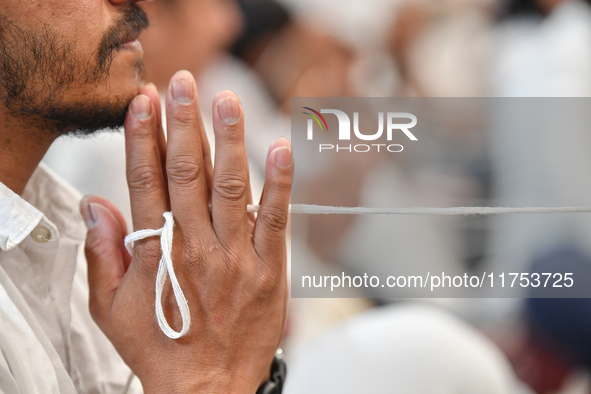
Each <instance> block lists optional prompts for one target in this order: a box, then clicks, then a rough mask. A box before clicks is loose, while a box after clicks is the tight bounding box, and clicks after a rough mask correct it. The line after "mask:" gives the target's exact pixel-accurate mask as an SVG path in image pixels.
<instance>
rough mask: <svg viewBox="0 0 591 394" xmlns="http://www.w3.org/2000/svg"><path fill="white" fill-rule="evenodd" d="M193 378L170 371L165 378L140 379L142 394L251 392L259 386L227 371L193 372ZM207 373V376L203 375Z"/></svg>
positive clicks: (237, 393)
mask: <svg viewBox="0 0 591 394" xmlns="http://www.w3.org/2000/svg"><path fill="white" fill-rule="evenodd" d="M194 375H195V376H194V379H191V378H187V377H186V374H183V376H179V374H175V373H170V374H168V375H167V377H166V378H163V379H156V378H155V377H154V378H152V379H145V380H141V379H140V380H141V382H142V386H143V389H144V394H162V393H167V394H201V393H203V394H218V393H219V394H222V393H223V394H227V393H233V394H234V393H236V394H253V393H255V392H256V391H257V389H258V388H259V386H260V385H259V384H258V383H257V382H254V383H253V382H252V379H249V380H248V379H241V378H238V377H236V376H231V375H229V374H227V373H209V374H201V375H200V373H195V374H194ZM205 375H207V376H205Z"/></svg>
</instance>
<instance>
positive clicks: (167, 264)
mask: <svg viewBox="0 0 591 394" xmlns="http://www.w3.org/2000/svg"><path fill="white" fill-rule="evenodd" d="M260 209H261V207H260V205H249V206H248V207H247V210H248V212H253V213H256V212H259V211H260ZM289 212H290V213H294V214H309V215H501V214H515V213H524V214H526V213H527V214H550V213H591V207H556V208H554V207H552V208H547V207H524V208H505V207H454V208H366V207H330V206H324V205H307V204H292V205H290V206H289ZM163 216H164V227H163V228H161V229H158V230H139V231H136V232H134V233H131V234H129V235H128V236H127V237H125V247H126V248H127V250H128V251H129V254H130V255H133V247H132V244H133V242H136V241H140V240H142V239H145V238H149V237H157V236H160V245H161V248H162V258H161V259H160V265H159V266H158V274H157V275H156V319H157V320H158V325H159V326H160V329H161V330H162V332H163V333H164V334H165V335H166V336H167V337H169V338H171V339H178V338H181V337H182V336H184V335H185V334H186V333H187V332H188V331H189V326H190V325H191V313H190V312H189V304H188V303H187V299H186V298H185V295H184V293H183V290H182V289H181V286H180V285H179V282H178V280H177V278H176V274H175V272H174V266H173V264H172V257H171V253H172V237H173V230H174V217H173V215H172V212H165V213H164V215H163ZM167 273H168V276H169V277H170V282H171V284H172V290H173V291H174V297H175V299H176V303H177V305H178V307H179V311H180V312H181V318H182V321H183V327H182V329H181V331H178V332H177V331H175V330H173V329H172V328H171V327H170V325H169V324H168V321H166V318H165V317H164V311H163V309H162V291H163V290H164V284H165V283H166V274H167Z"/></svg>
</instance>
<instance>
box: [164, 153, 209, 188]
mask: <svg viewBox="0 0 591 394" xmlns="http://www.w3.org/2000/svg"><path fill="white" fill-rule="evenodd" d="M166 171H167V174H168V179H169V181H171V182H172V183H175V184H177V185H181V186H183V185H188V184H190V183H193V182H196V181H197V180H199V177H200V176H201V165H200V163H199V161H198V160H197V157H196V156H193V155H181V156H176V157H172V158H171V159H170V160H169V161H168V163H167V168H166Z"/></svg>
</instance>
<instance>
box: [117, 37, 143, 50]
mask: <svg viewBox="0 0 591 394" xmlns="http://www.w3.org/2000/svg"><path fill="white" fill-rule="evenodd" d="M121 49H127V50H135V51H141V50H142V44H140V42H139V41H138V40H137V39H133V40H129V41H127V42H126V43H124V44H123V45H121Z"/></svg>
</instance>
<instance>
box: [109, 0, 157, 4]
mask: <svg viewBox="0 0 591 394" xmlns="http://www.w3.org/2000/svg"><path fill="white" fill-rule="evenodd" d="M109 1H110V2H111V4H113V5H122V4H125V3H140V2H142V1H152V0H109Z"/></svg>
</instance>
